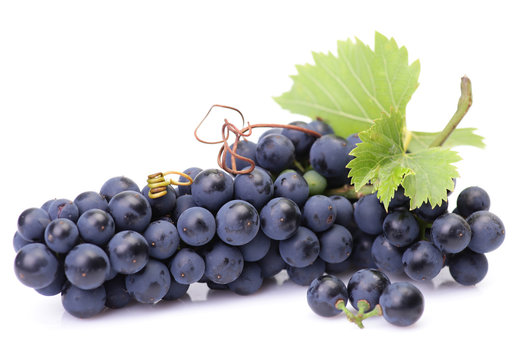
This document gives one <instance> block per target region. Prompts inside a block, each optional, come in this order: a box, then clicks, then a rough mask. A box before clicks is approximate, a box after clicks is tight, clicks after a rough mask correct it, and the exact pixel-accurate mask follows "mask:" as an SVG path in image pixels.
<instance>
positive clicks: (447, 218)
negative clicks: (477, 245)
mask: <svg viewBox="0 0 522 360" xmlns="http://www.w3.org/2000/svg"><path fill="white" fill-rule="evenodd" d="M431 238H432V240H433V243H434V244H435V245H436V246H437V247H438V248H439V249H440V250H441V251H443V252H445V253H450V254H455V253H458V252H461V251H462V250H464V249H465V248H466V247H467V246H468V244H469V242H470V240H471V228H470V227H469V225H468V223H467V222H466V220H464V218H463V217H462V216H460V215H457V214H444V215H442V216H439V217H438V218H437V219H436V220H435V221H434V222H433V225H432V227H431Z"/></svg>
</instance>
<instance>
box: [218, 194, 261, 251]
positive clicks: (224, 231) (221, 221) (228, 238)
mask: <svg viewBox="0 0 522 360" xmlns="http://www.w3.org/2000/svg"><path fill="white" fill-rule="evenodd" d="M216 228H217V230H216V232H217V235H218V236H219V238H220V239H221V240H223V241H224V242H225V243H227V244H229V245H235V246H239V245H245V244H247V243H248V242H250V241H251V240H252V239H253V238H254V237H255V236H256V234H257V232H258V231H259V214H258V213H257V210H256V209H255V207H254V206H252V205H251V204H250V203H247V202H246V201H243V200H232V201H229V202H228V203H226V204H225V205H223V206H222V207H221V209H219V211H218V213H217V215H216Z"/></svg>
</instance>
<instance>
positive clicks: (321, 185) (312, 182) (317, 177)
mask: <svg viewBox="0 0 522 360" xmlns="http://www.w3.org/2000/svg"><path fill="white" fill-rule="evenodd" d="M303 178H304V179H305V181H306V183H307V184H308V190H309V195H310V196H313V195H321V194H322V193H323V192H324V190H325V189H326V186H327V180H326V178H325V177H324V176H322V175H321V174H319V173H318V172H317V171H315V170H308V171H307V172H305V173H304V175H303Z"/></svg>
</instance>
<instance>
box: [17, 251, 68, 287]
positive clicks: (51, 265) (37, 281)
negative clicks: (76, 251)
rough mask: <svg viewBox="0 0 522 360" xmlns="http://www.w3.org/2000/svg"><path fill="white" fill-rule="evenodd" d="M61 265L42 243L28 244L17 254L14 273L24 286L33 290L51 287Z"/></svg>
mask: <svg viewBox="0 0 522 360" xmlns="http://www.w3.org/2000/svg"><path fill="white" fill-rule="evenodd" d="M58 269H59V263H58V260H57V259H56V257H55V256H54V254H53V253H52V252H51V251H50V250H49V249H48V248H47V246H45V245H44V244H41V243H33V244H28V245H26V246H24V247H23V248H21V249H20V250H19V251H18V253H17V254H16V257H15V261H14V271H15V274H16V277H17V278H18V280H20V282H21V283H22V284H24V285H25V286H29V287H31V288H33V289H40V288H43V287H46V286H48V285H50V284H51V283H52V282H53V280H54V279H55V277H56V272H57V271H58Z"/></svg>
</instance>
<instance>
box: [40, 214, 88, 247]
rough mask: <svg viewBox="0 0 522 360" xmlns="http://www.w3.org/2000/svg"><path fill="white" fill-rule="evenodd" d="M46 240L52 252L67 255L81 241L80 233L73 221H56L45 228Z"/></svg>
mask: <svg viewBox="0 0 522 360" xmlns="http://www.w3.org/2000/svg"><path fill="white" fill-rule="evenodd" d="M44 239H45V244H46V245H47V247H49V249H51V250H52V251H54V252H57V253H67V252H69V250H71V249H72V248H73V247H74V246H75V245H76V244H77V243H78V242H79V241H80V233H79V231H78V227H76V224H75V223H73V222H72V221H71V220H68V219H55V220H53V221H51V222H50V223H49V225H47V227H46V228H45V233H44Z"/></svg>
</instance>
